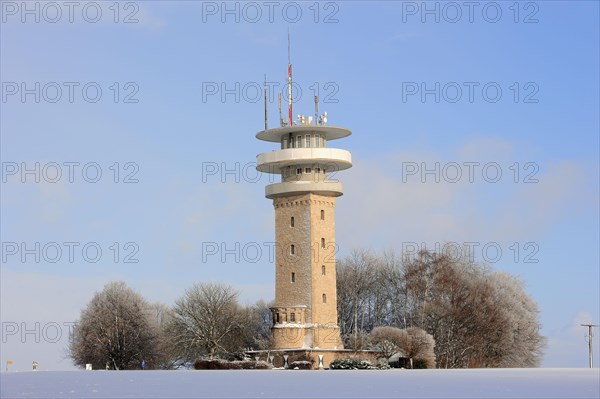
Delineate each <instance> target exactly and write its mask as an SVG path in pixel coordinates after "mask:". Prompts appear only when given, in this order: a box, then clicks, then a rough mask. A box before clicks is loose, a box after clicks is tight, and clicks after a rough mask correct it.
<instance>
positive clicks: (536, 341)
mask: <svg viewBox="0 0 600 399" xmlns="http://www.w3.org/2000/svg"><path fill="white" fill-rule="evenodd" d="M464 253H465V254H467V255H466V256H464V257H458V256H448V255H446V254H441V255H440V254H436V253H433V252H430V251H427V250H423V251H421V252H420V253H418V254H417V255H416V256H413V257H407V256H404V255H403V256H402V258H401V260H400V259H399V257H397V256H396V255H394V254H393V253H387V254H385V255H384V256H383V257H382V256H375V255H372V254H370V253H369V252H365V251H355V252H354V253H353V254H352V256H350V257H348V258H346V259H341V260H340V261H339V262H338V265H337V275H338V286H337V288H338V315H339V323H340V327H341V329H342V333H343V334H344V337H345V341H346V344H347V345H349V347H353V346H352V345H351V344H355V343H356V342H357V340H356V339H354V340H352V341H353V342H350V341H351V340H350V339H349V338H350V337H356V336H358V335H359V334H360V332H361V331H365V332H368V331H370V329H372V328H373V327H376V326H385V325H388V326H394V327H400V328H405V329H407V331H408V329H409V328H410V327H417V328H420V329H422V330H424V331H426V332H427V333H428V334H430V335H431V336H432V337H433V339H434V342H435V357H430V358H428V359H429V360H427V359H425V360H427V362H428V367H430V365H431V364H433V362H435V364H436V366H437V367H440V368H457V367H534V366H536V365H539V363H540V361H541V358H542V349H543V347H544V343H545V338H544V337H542V336H541V335H540V332H539V329H540V324H539V312H538V308H537V305H536V303H535V302H534V301H533V300H532V299H531V298H530V297H529V296H528V295H527V294H526V292H525V289H524V286H523V283H522V282H521V281H519V280H518V279H517V278H515V277H514V276H511V275H508V274H506V273H497V272H493V271H492V270H491V269H490V268H489V267H488V266H487V265H485V264H478V263H476V262H474V260H473V259H469V258H468V251H465V252H464ZM425 341H427V339H425Z"/></svg>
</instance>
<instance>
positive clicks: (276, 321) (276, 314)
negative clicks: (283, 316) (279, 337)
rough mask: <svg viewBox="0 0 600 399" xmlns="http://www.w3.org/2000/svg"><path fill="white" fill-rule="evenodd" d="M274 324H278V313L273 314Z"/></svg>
mask: <svg viewBox="0 0 600 399" xmlns="http://www.w3.org/2000/svg"><path fill="white" fill-rule="evenodd" d="M275 323H279V313H275Z"/></svg>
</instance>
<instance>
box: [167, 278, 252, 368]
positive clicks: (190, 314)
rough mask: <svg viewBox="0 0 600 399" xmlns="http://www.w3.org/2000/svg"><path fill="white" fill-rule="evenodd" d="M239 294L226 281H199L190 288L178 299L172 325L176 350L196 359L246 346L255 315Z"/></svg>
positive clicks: (171, 335) (234, 350)
mask: <svg viewBox="0 0 600 399" xmlns="http://www.w3.org/2000/svg"><path fill="white" fill-rule="evenodd" d="M237 297H238V294H237V292H236V291H235V290H233V289H232V288H231V287H229V286H226V285H223V284H212V283H207V284H195V285H193V286H192V287H191V288H189V289H188V290H186V291H185V293H184V294H183V296H182V297H181V298H179V299H178V300H177V301H176V302H175V306H174V307H173V309H172V319H171V321H170V323H169V326H168V332H169V337H170V339H171V341H172V343H173V345H174V348H175V350H176V354H177V355H178V356H179V357H180V358H182V359H188V360H194V359H197V358H199V357H201V356H209V357H211V358H212V357H215V356H216V355H219V354H225V353H231V352H237V351H240V350H243V348H244V343H246V342H248V332H249V328H248V327H249V324H250V320H251V319H250V317H249V314H248V310H247V309H245V308H243V307H242V306H240V305H239V303H238V300H237Z"/></svg>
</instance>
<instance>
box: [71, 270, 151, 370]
mask: <svg viewBox="0 0 600 399" xmlns="http://www.w3.org/2000/svg"><path fill="white" fill-rule="evenodd" d="M158 342H159V329H158V328H157V324H156V323H155V321H154V319H153V315H152V311H151V307H150V305H149V304H148V302H147V301H146V300H145V299H144V298H143V297H142V296H141V295H139V294H138V293H136V292H135V291H133V290H132V289H130V288H128V287H127V285H126V284H125V283H124V282H122V281H119V282H112V283H109V284H107V285H106V286H105V287H104V289H103V290H102V291H101V292H99V293H96V294H95V295H94V297H93V298H92V300H91V301H90V303H89V304H88V305H87V307H86V308H85V309H83V310H82V312H81V316H80V319H79V322H78V324H77V326H76V328H75V329H74V332H73V337H72V341H71V344H70V347H69V352H70V356H71V358H72V359H73V362H74V363H75V364H76V365H78V366H85V364H87V363H91V364H92V365H93V367H94V368H96V369H98V368H101V369H104V368H105V367H109V368H110V369H113V370H125V369H136V368H140V365H141V362H142V361H143V360H144V361H145V362H146V364H147V365H148V367H149V368H155V367H159V363H160V361H161V355H160V353H159V347H158Z"/></svg>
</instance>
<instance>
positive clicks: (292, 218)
mask: <svg viewBox="0 0 600 399" xmlns="http://www.w3.org/2000/svg"><path fill="white" fill-rule="evenodd" d="M290 227H294V217H293V216H292V217H291V218H290Z"/></svg>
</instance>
